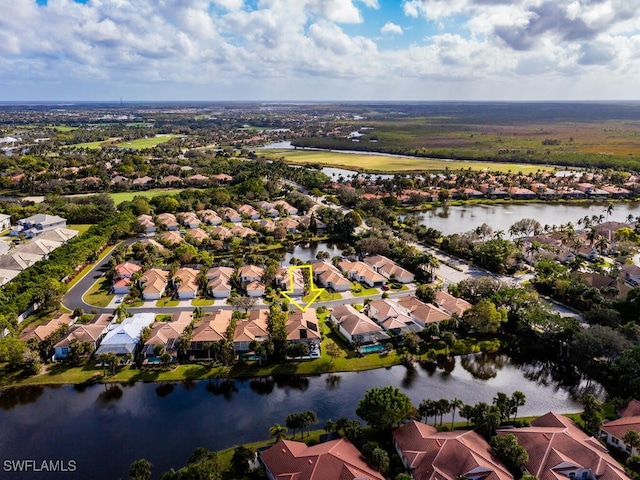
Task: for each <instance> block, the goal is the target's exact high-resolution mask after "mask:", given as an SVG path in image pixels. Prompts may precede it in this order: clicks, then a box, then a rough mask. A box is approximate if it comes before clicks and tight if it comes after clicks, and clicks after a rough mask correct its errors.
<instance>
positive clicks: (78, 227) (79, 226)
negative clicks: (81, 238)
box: [67, 223, 93, 235]
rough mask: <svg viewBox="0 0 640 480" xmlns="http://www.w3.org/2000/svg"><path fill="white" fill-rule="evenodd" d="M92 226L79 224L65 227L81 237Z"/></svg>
mask: <svg viewBox="0 0 640 480" xmlns="http://www.w3.org/2000/svg"><path fill="white" fill-rule="evenodd" d="M92 226H93V224H92V223H80V224H73V225H67V228H69V229H71V230H75V231H76V232H79V233H80V235H82V234H83V233H84V232H86V231H87V230H89V229H90V228H91V227H92Z"/></svg>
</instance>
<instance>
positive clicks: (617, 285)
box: [573, 272, 631, 300]
mask: <svg viewBox="0 0 640 480" xmlns="http://www.w3.org/2000/svg"><path fill="white" fill-rule="evenodd" d="M573 275H574V276H575V277H578V278H580V279H582V280H583V281H584V282H585V283H586V284H587V285H589V286H590V287H595V288H597V289H598V290H600V292H601V293H602V296H603V297H605V298H610V299H613V298H616V299H618V300H624V299H625V298H627V294H628V293H629V291H630V290H631V287H630V286H629V285H627V284H626V283H625V282H624V281H622V280H621V279H619V278H611V277H609V276H608V275H603V274H602V273H596V272H575V273H573Z"/></svg>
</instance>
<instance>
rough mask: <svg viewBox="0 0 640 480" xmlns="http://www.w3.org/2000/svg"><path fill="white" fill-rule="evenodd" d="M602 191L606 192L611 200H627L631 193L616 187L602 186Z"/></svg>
mask: <svg viewBox="0 0 640 480" xmlns="http://www.w3.org/2000/svg"><path fill="white" fill-rule="evenodd" d="M602 190H604V191H605V192H607V193H608V194H609V196H610V197H611V198H628V197H630V196H631V191H630V190H627V189H626V188H622V187H617V186H615V185H604V186H603V187H602Z"/></svg>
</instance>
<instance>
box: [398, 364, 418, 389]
mask: <svg viewBox="0 0 640 480" xmlns="http://www.w3.org/2000/svg"><path fill="white" fill-rule="evenodd" d="M406 368H407V370H406V372H405V374H404V378H403V379H402V381H401V382H400V384H401V385H402V388H411V386H412V385H413V382H415V381H416V379H417V378H419V376H418V374H417V372H416V369H415V367H414V366H413V364H411V365H406Z"/></svg>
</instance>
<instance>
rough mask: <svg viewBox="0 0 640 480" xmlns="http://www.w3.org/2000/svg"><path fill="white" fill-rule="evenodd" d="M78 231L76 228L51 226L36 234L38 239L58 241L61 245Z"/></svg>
mask: <svg viewBox="0 0 640 480" xmlns="http://www.w3.org/2000/svg"><path fill="white" fill-rule="evenodd" d="M78 233H79V232H78V231H77V230H71V229H70V228H53V229H51V230H47V231H46V232H44V233H41V234H40V235H38V240H48V241H52V242H58V243H59V244H60V245H62V244H63V243H67V242H68V241H69V240H71V239H72V238H75V237H77V236H78Z"/></svg>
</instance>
